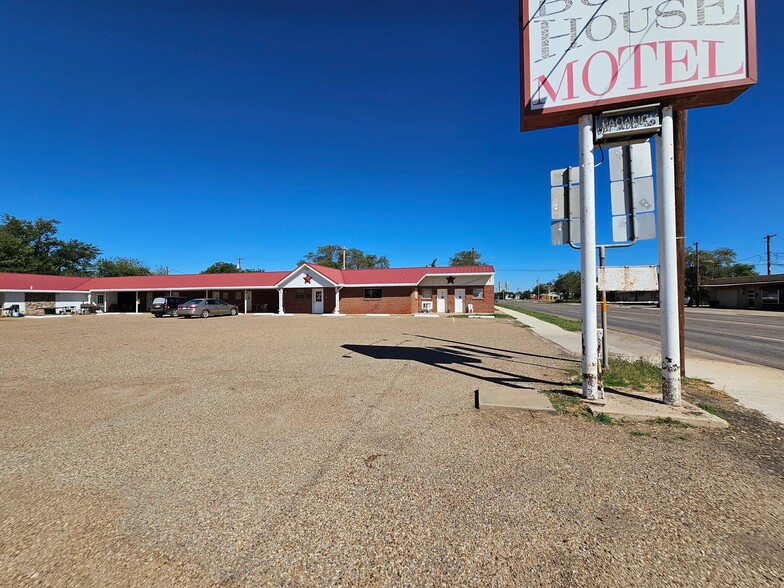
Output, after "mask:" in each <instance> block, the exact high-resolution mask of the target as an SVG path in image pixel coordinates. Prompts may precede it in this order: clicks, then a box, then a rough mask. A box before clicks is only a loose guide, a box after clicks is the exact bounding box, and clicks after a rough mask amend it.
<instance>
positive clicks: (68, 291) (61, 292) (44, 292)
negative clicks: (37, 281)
mask: <svg viewBox="0 0 784 588" xmlns="http://www.w3.org/2000/svg"><path fill="white" fill-rule="evenodd" d="M0 292H32V293H33V294H87V293H89V292H90V290H3V289H0Z"/></svg>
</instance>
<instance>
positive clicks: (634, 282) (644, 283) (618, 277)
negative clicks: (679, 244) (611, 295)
mask: <svg viewBox="0 0 784 588" xmlns="http://www.w3.org/2000/svg"><path fill="white" fill-rule="evenodd" d="M598 269H599V274H598V276H597V278H598V281H597V284H598V288H599V290H600V291H603V292H656V291H658V290H659V273H658V271H657V268H656V266H655V265H626V266H621V267H611V266H606V267H600V268H598Z"/></svg>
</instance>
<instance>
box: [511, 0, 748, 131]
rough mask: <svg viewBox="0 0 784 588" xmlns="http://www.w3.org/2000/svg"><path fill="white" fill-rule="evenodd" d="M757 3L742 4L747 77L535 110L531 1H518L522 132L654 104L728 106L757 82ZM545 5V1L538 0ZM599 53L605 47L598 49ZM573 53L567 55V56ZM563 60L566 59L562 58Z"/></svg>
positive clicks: (693, 106) (683, 106)
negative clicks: (533, 99) (532, 72)
mask: <svg viewBox="0 0 784 588" xmlns="http://www.w3.org/2000/svg"><path fill="white" fill-rule="evenodd" d="M573 1H574V2H578V1H579V0H573ZM755 1H756V0H741V4H742V6H745V10H746V13H745V19H746V31H745V32H746V39H745V40H746V77H745V78H743V79H736V80H730V81H716V82H710V83H704V84H700V85H693V86H683V87H681V88H669V89H666V90H656V91H651V92H645V93H640V94H631V95H626V96H617V97H611V98H594V99H590V100H575V102H574V103H573V104H569V105H564V106H554V107H551V108H536V109H534V108H532V107H531V100H532V90H533V89H532V87H531V80H530V76H529V75H528V72H529V71H531V64H530V61H529V60H530V57H531V51H529V50H528V49H529V47H530V43H531V30H530V29H531V27H530V22H531V15H530V14H529V4H530V3H531V0H518V5H519V11H520V12H519V14H520V17H519V23H518V24H519V29H520V130H521V131H531V130H538V129H546V128H551V127H559V126H566V125H573V124H576V123H577V121H578V118H579V117H580V116H582V115H585V114H598V113H600V112H601V111H603V110H609V109H613V108H624V107H634V106H644V105H646V104H650V103H652V102H661V103H667V104H668V105H669V106H672V107H673V109H675V110H681V109H690V108H699V107H703V106H714V105H719V104H728V103H730V102H732V101H733V100H734V99H735V98H737V97H738V96H739V95H740V94H742V93H743V92H744V91H745V90H747V89H748V88H750V87H751V86H753V85H754V84H755V83H756V82H757V34H756V6H755ZM537 2H541V0H537ZM596 48H597V49H599V51H602V50H603V48H602V46H601V43H599V44H597V45H596ZM568 52H569V50H567V51H566V53H565V54H564V56H565V55H567V54H568ZM562 59H564V58H563V57H562Z"/></svg>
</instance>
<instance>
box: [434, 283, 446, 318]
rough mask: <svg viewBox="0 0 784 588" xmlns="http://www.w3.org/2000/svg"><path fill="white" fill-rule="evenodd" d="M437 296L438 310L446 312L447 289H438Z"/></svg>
mask: <svg viewBox="0 0 784 588" xmlns="http://www.w3.org/2000/svg"><path fill="white" fill-rule="evenodd" d="M436 293H437V294H438V296H437V298H436V312H442V313H443V312H446V290H440V289H439V290H438V291H437V292H436Z"/></svg>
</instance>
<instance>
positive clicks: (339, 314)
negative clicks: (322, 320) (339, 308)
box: [321, 312, 346, 316]
mask: <svg viewBox="0 0 784 588" xmlns="http://www.w3.org/2000/svg"><path fill="white" fill-rule="evenodd" d="M321 316H346V315H345V314H343V313H337V314H335V313H334V312H326V313H323V314H322V315H321Z"/></svg>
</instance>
